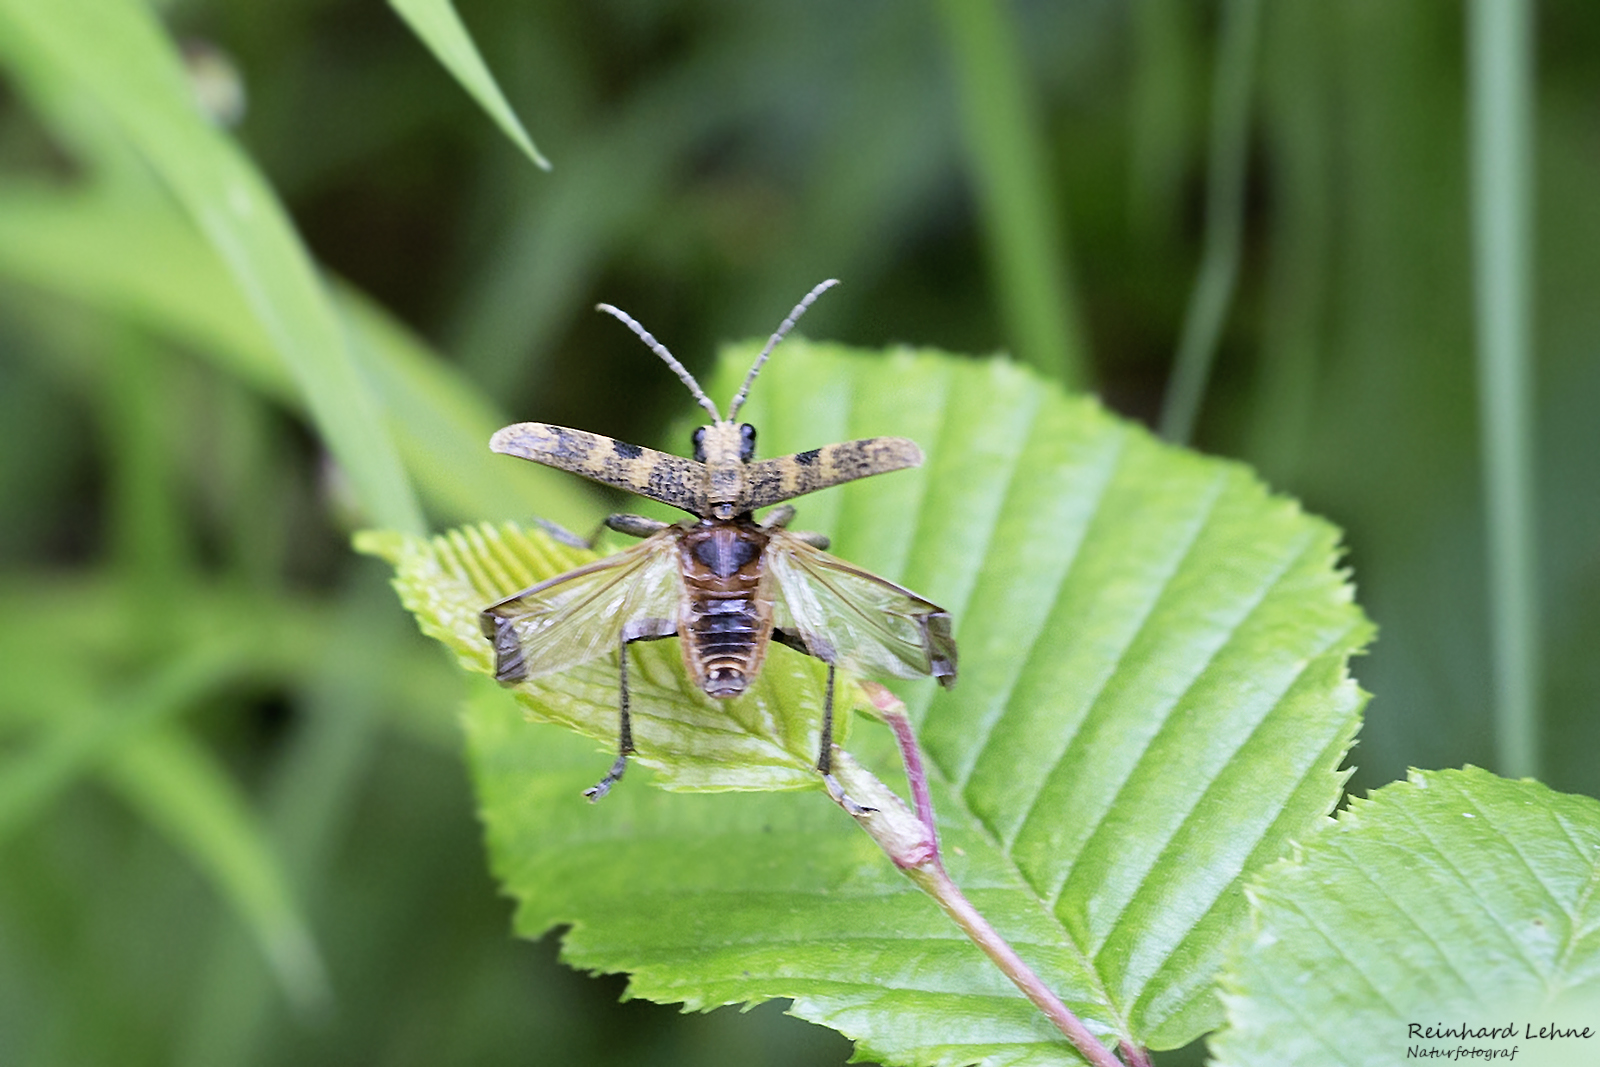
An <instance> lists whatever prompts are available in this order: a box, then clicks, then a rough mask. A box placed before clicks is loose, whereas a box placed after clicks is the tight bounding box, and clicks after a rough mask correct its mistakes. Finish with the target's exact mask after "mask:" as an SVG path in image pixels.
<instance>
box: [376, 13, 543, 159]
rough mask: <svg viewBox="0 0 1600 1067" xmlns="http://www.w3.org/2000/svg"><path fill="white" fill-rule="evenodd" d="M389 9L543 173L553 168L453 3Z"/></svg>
mask: <svg viewBox="0 0 1600 1067" xmlns="http://www.w3.org/2000/svg"><path fill="white" fill-rule="evenodd" d="M389 6H390V7H392V8H394V10H395V12H396V13H397V14H398V15H399V16H400V17H401V18H403V19H405V21H406V25H408V26H410V27H411V30H412V32H413V33H415V34H416V35H417V36H418V37H420V38H422V43H423V44H425V45H427V46H428V50H429V51H430V52H432V53H433V55H434V58H435V59H437V60H438V61H439V62H440V63H443V64H444V66H445V69H446V70H448V71H449V72H450V73H451V74H452V75H454V76H455V79H456V81H458V82H460V83H461V87H462V88H463V89H465V90H466V91H467V92H469V93H471V94H472V97H473V99H475V100H477V101H478V104H479V106H480V107H482V108H483V109H484V110H485V111H487V112H488V113H489V116H490V117H491V118H493V119H494V121H495V125H497V126H499V127H500V129H501V130H502V131H503V132H504V133H505V135H506V136H507V137H509V138H511V140H512V141H514V142H515V143H516V146H517V147H518V148H520V149H522V151H523V153H524V154H525V155H526V156H527V157H528V158H529V159H531V160H533V162H534V165H535V166H537V167H539V168H540V169H541V170H549V169H550V161H549V160H547V159H545V158H544V156H542V155H541V154H540V153H539V150H538V149H537V148H535V147H534V146H533V139H532V138H531V137H529V136H528V131H527V130H525V129H523V128H522V122H521V120H520V119H518V118H517V115H516V112H514V111H512V110H511V105H510V104H508V103H507V102H506V98H505V94H504V93H502V92H501V91H500V86H499V85H498V84H497V83H496V82H495V80H494V75H493V74H490V73H489V68H488V67H487V66H485V65H484V62H483V57H482V56H480V55H479V54H478V49H477V46H476V45H474V44H473V43H472V37H471V36H470V35H469V34H468V33H467V28H466V27H465V26H463V25H462V24H461V16H460V15H458V14H457V13H456V9H455V5H454V4H452V3H451V2H450V0H389Z"/></svg>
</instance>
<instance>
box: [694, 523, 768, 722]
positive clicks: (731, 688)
mask: <svg viewBox="0 0 1600 1067" xmlns="http://www.w3.org/2000/svg"><path fill="white" fill-rule="evenodd" d="M766 547H767V534H766V532H765V531H763V530H762V529H761V528H760V527H758V526H756V525H755V524H754V523H752V522H749V521H745V522H719V521H716V520H707V521H703V522H702V523H701V524H700V525H699V526H697V527H695V528H694V529H693V530H691V531H689V532H688V533H687V534H685V535H684V536H683V538H682V540H681V541H680V542H679V551H680V553H681V554H682V565H683V587H684V601H685V603H684V612H683V615H682V617H681V619H680V622H681V625H680V627H679V630H678V636H679V638H680V639H681V641H682V644H683V662H684V666H685V667H687V668H688V671H689V677H690V678H692V679H693V680H694V682H695V684H696V685H698V686H699V687H700V688H701V689H704V690H705V691H706V693H707V694H708V695H710V696H714V697H736V696H738V695H739V694H740V693H742V692H744V691H745V688H746V687H747V686H749V684H750V683H751V681H753V680H754V679H755V676H756V674H757V672H759V671H760V670H761V664H762V662H763V661H764V660H765V659H766V657H767V643H768V642H769V641H770V640H771V638H772V597H771V596H770V595H769V594H768V593H767V591H766V581H765V579H764V575H765V569H764V567H763V566H762V562H763V561H762V553H763V552H764V551H765V550H766Z"/></svg>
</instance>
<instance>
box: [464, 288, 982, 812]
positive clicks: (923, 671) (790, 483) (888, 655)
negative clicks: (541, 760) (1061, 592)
mask: <svg viewBox="0 0 1600 1067" xmlns="http://www.w3.org/2000/svg"><path fill="white" fill-rule="evenodd" d="M835 284H837V282H835V281H833V280H829V281H826V282H823V283H822V284H821V285H819V286H817V287H816V288H815V289H813V290H812V291H811V292H810V293H809V294H807V295H806V298H805V299H804V300H802V301H801V302H800V303H799V304H797V305H796V306H795V308H794V310H793V311H791V312H790V313H789V317H788V318H786V319H784V320H783V324H782V325H781V326H779V327H778V330H777V332H776V333H774V334H773V335H772V337H771V339H770V340H769V341H768V342H767V344H766V347H765V348H763V349H762V350H761V354H760V355H759V356H757V357H756V361H755V364H754V365H753V366H752V367H751V368H750V372H749V374H747V375H746V376H745V380H744V384H743V385H742V386H741V387H740V389H739V392H738V395H737V396H735V397H734V398H733V402H732V403H731V404H730V405H729V407H728V417H727V418H725V419H724V418H723V417H722V416H721V415H720V414H719V413H718V412H717V408H716V405H715V404H713V403H712V402H711V401H710V400H709V399H708V398H707V397H706V394H705V392H704V391H703V390H701V388H700V385H699V383H697V382H696V381H695V380H694V377H693V376H692V375H690V373H689V372H688V370H686V369H685V368H684V366H683V365H682V364H681V363H679V362H678V361H677V360H676V359H674V358H673V357H672V354H671V353H670V352H668V351H667V349H666V348H665V346H663V345H662V344H661V343H660V342H658V341H657V340H656V339H655V338H654V337H652V336H650V334H649V333H648V332H647V331H646V330H645V329H644V328H643V327H642V326H640V325H639V324H638V323H637V322H635V321H634V320H633V319H632V318H630V317H629V316H628V315H627V314H625V313H624V312H621V311H618V310H617V309H616V308H614V307H612V306H610V305H609V304H601V305H600V306H599V310H601V311H604V312H607V313H608V314H611V315H613V316H615V317H616V318H617V319H619V320H621V321H622V322H623V323H625V324H626V325H627V326H628V327H629V328H630V329H631V330H633V332H634V333H636V334H638V335H639V338H640V339H641V340H642V341H644V343H645V344H647V345H649V346H650V349H651V351H653V352H655V354H656V355H658V356H660V357H661V359H662V360H664V361H665V362H666V364H667V366H669V367H671V368H672V370H673V371H674V372H675V373H676V374H677V375H678V377H679V378H681V379H682V380H683V383H684V384H685V385H687V386H688V387H689V391H690V392H691V393H693V394H694V397H695V400H697V401H698V402H699V404H700V406H701V407H703V408H704V409H705V410H706V411H707V412H709V413H710V415H711V420H712V421H711V423H710V424H709V425H706V426H702V427H700V428H699V429H697V430H695V432H694V438H693V440H694V458H693V459H692V460H690V459H684V458H683V457H681V456H674V455H669V454H667V453H664V452H656V451H654V450H652V449H648V448H641V447H639V446H638V445H630V444H627V443H626V442H623V441H616V440H613V439H611V438H609V437H602V436H600V435H599V434H593V433H586V432H584V431H582V430H570V429H567V428H566V427H562V426H551V425H548V424H546V423H542V422H522V423H517V424H515V425H513V426H507V427H505V428H504V429H502V430H500V431H499V432H498V433H496V434H495V435H494V438H493V439H492V440H491V441H490V443H489V447H490V448H492V449H494V450H495V451H496V452H503V453H506V454H507V455H512V456H519V457H521V458H523V459H530V460H533V461H534V462H535V463H543V464H545V465H546V466H550V467H557V468H560V469H561V470H565V471H571V472H572V473H574V474H580V475H582V476H583V477H585V478H590V479H593V480H594V481H597V482H602V483H604V484H606V485H611V486H616V487H618V488H620V489H626V490H628V491H629V492H632V493H637V494H638V495H640V496H644V497H649V498H650V499H651V500H656V501H659V502H661V503H663V504H668V505H670V506H672V507H675V508H680V509H682V510H683V511H687V512H688V513H689V514H690V515H692V516H694V518H693V519H691V520H687V521H684V522H679V523H675V524H670V525H669V524H668V523H664V522H658V521H655V520H653V519H647V518H644V517H642V516H639V515H612V516H610V517H608V518H607V519H606V520H605V524H606V525H607V526H608V527H610V528H611V529H613V530H617V531H619V532H621V533H624V534H628V535H631V536H634V537H641V538H643V539H644V540H643V541H642V542H641V543H640V544H638V545H635V546H634V547H632V548H630V549H627V550H626V551H623V552H620V553H618V554H617V555H614V556H609V557H607V558H605V559H602V560H597V561H596V562H594V563H590V564H588V565H587V566H583V567H579V568H578V569H577V570H574V571H569V572H568V573H566V574H562V575H558V576H557V577H555V578H551V579H550V580H549V581H545V582H541V583H539V584H538V585H536V586H533V587H532V588H530V589H524V590H523V591H522V592H520V593H516V594H514V595H512V596H509V597H506V598H505V599H504V600H501V601H499V602H498V603H496V604H491V605H490V606H489V607H487V608H485V609H484V610H483V612H482V614H481V616H480V621H481V624H482V627H483V633H484V636H485V637H487V638H488V639H489V642H490V644H491V645H493V647H494V654H495V678H496V679H497V680H498V681H499V682H501V683H502V684H504V685H515V684H517V683H519V682H522V681H525V680H527V679H529V678H534V677H537V676H539V675H543V674H550V673H553V672H556V671H561V670H565V669H567V668H569V667H573V666H575V665H577V664H579V663H583V662H585V661H587V660H590V659H594V658H596V657H598V656H602V655H605V654H607V653H609V652H610V651H612V650H614V649H615V650H617V651H618V652H619V654H620V659H621V664H620V667H619V668H618V673H619V676H620V689H621V699H620V727H619V740H618V752H617V759H616V762H615V763H613V764H612V766H611V770H610V771H609V772H607V774H606V776H605V777H604V778H602V779H601V780H600V781H599V783H598V784H596V785H595V786H594V787H593V788H591V789H588V790H587V791H585V794H584V795H585V796H587V797H589V799H591V800H598V799H599V798H601V797H603V796H605V794H606V793H607V792H608V791H609V790H610V789H611V786H612V785H613V784H614V783H615V782H616V781H617V779H619V778H621V777H622V772H623V771H624V770H625V769H626V768H627V764H628V755H629V753H631V752H633V750H634V749H633V731H632V727H631V724H630V722H629V718H628V645H630V644H631V643H633V642H635V641H653V640H657V639H659V638H663V637H674V636H675V637H677V638H679V640H680V642H681V644H682V649H683V663H684V667H685V668H686V669H687V670H688V672H689V677H690V678H691V679H693V681H694V683H695V684H696V685H698V686H699V687H700V688H701V689H703V690H704V691H705V692H706V693H707V694H708V695H709V696H713V697H719V698H728V697H736V696H738V695H739V694H740V693H743V692H744V691H745V689H747V688H748V687H749V686H750V684H751V682H752V681H754V679H755V677H756V675H757V674H758V673H759V672H760V670H761V665H762V663H763V662H764V661H765V659H766V656H767V647H768V645H769V644H770V643H771V642H772V641H777V642H778V643H779V644H782V645H787V646H788V647H790V648H792V649H795V650H796V651H799V652H803V653H805V654H806V655H809V656H815V657H816V658H817V659H819V660H821V661H823V662H824V663H826V664H827V665H828V689H827V696H826V698H825V699H824V702H823V710H822V747H821V752H820V754H819V755H818V756H817V770H818V771H819V772H820V773H821V774H822V776H823V780H824V782H825V783H826V784H827V786H828V791H829V792H830V793H831V794H832V795H833V796H834V798H835V799H837V800H839V802H840V803H842V804H844V805H845V806H846V807H847V808H848V809H850V810H851V811H852V812H854V813H856V814H861V813H862V812H863V811H864V810H865V809H862V808H860V807H858V806H857V805H855V804H854V803H853V802H852V801H850V799H849V798H848V797H846V796H845V795H844V793H843V791H842V790H841V789H840V787H839V783H838V782H837V781H836V780H835V778H834V776H833V773H832V750H833V743H832V735H833V688H834V673H835V670H836V669H837V668H838V667H848V668H851V669H855V670H861V671H865V672H868V673H876V674H890V675H896V676H899V677H904V678H914V677H918V676H923V675H932V676H934V677H936V678H938V679H939V681H940V682H941V683H943V684H944V685H945V686H947V687H948V686H951V685H954V684H955V680H956V644H955V639H954V638H953V637H952V636H951V632H950V616H949V614H948V613H947V612H945V611H944V610H943V609H942V608H940V607H938V606H936V605H934V604H931V603H929V602H928V601H926V600H924V599H922V598H921V597H919V596H917V595H916V594H915V593H913V592H911V591H910V590H907V589H902V588H901V587H900V586H898V585H895V584H894V583H893V582H889V581H886V580H884V579H883V578H879V577H877V576H876V575H873V574H869V573H867V572H866V571H863V570H861V569H859V568H857V567H853V566H851V565H850V564H848V563H846V562H844V561H843V560H841V559H838V558H836V557H834V556H830V555H828V554H827V553H826V552H824V551H823V549H825V548H827V547H828V540H827V538H826V537H823V536H822V535H821V534H814V533H798V532H794V531H791V530H789V529H788V528H787V527H788V524H789V521H790V520H791V519H792V518H793V517H794V508H793V507H791V506H789V505H788V504H784V501H787V500H791V499H793V498H794V497H797V496H801V495H803V494H805V493H811V492H815V491H816V490H818V489H826V488H828V487H829V486H834V485H840V484H842V483H844V482H850V481H854V480H856V479H857V478H865V477H867V476H869V475H873V474H883V473H885V472H887V471H895V470H901V469H903V468H906V467H915V466H917V465H918V464H920V463H921V462H922V451H921V450H920V449H919V448H917V446H916V445H915V444H914V443H913V442H911V441H908V440H906V439H905V438H903V437H869V438H866V439H863V440H858V441H846V442H844V443H842V444H835V445H826V446H824V447H822V448H814V449H811V450H810V451H808V452H800V453H797V454H795V455H792V456H783V457H781V458H779V459H763V460H758V459H755V458H754V456H755V447H756V431H755V427H753V426H751V425H750V424H749V423H740V422H736V421H735V420H736V419H737V418H738V415H739V408H740V407H741V406H743V404H744V401H745V397H746V396H747V395H748V394H749V391H750V385H751V383H752V382H754V381H755V378H756V375H757V374H758V373H759V372H760V370H761V367H762V364H764V363H765V362H766V360H767V357H768V356H769V355H771V354H772V350H773V349H774V348H775V347H776V346H777V344H778V342H779V341H781V340H782V339H783V336H784V334H786V333H788V332H789V330H790V328H791V327H793V326H794V324H795V320H796V319H798V318H799V317H800V316H801V315H802V314H804V313H805V310H806V309H807V308H809V307H810V306H811V304H812V302H813V301H815V300H816V298H817V297H818V296H819V295H820V294H821V293H822V292H823V291H824V290H826V289H828V288H829V287H830V286H833V285H835ZM774 504H783V506H782V507H778V508H774V510H773V511H771V512H770V513H769V514H768V515H767V516H766V517H765V518H764V519H761V520H759V521H758V520H757V519H756V518H755V517H754V513H755V512H756V511H757V510H759V509H761V508H766V507H771V506H772V505H774Z"/></svg>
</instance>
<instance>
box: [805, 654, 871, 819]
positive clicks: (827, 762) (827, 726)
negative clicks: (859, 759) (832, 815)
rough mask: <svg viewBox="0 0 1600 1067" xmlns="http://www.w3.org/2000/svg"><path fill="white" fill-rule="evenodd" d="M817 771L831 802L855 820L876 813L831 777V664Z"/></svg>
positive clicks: (823, 712) (829, 665)
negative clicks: (852, 797)
mask: <svg viewBox="0 0 1600 1067" xmlns="http://www.w3.org/2000/svg"><path fill="white" fill-rule="evenodd" d="M817 770H818V771H819V772H820V773H821V774H822V784H823V785H825V786H827V787H828V795H829V796H830V797H832V798H833V802H834V803H835V804H837V805H839V806H840V807H841V808H843V809H844V810H845V811H847V812H849V813H850V814H851V815H853V816H855V817H856V818H860V817H861V816H863V815H867V814H870V813H871V812H874V811H877V810H878V809H877V808H866V807H862V806H861V805H860V804H857V803H856V802H855V801H853V800H851V799H850V794H849V793H846V792H845V791H844V786H842V785H840V784H839V779H837V778H835V777H834V776H833V664H831V663H830V664H828V695H827V696H825V697H824V698H823V700H822V751H821V752H820V753H818V755H817Z"/></svg>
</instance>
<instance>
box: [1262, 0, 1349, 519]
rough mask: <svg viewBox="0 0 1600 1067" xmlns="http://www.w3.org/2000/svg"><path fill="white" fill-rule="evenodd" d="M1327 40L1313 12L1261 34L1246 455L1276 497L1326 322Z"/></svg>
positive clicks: (1304, 420)
mask: <svg viewBox="0 0 1600 1067" xmlns="http://www.w3.org/2000/svg"><path fill="white" fill-rule="evenodd" d="M1332 32H1333V29H1332V25H1331V20H1330V19H1329V18H1328V11H1327V10H1326V9H1325V8H1324V7H1323V6H1322V5H1320V4H1314V3H1310V4H1307V3H1295V4H1281V5H1279V6H1277V7H1276V8H1274V9H1273V10H1272V13H1271V15H1270V16H1269V21H1268V22H1267V24H1266V25H1265V26H1264V27H1263V47H1262V60H1263V69H1262V72H1261V78H1262V91H1261V120H1262V126H1263V138H1262V139H1263V141H1264V142H1265V147H1266V151H1265V155H1266V157H1267V167H1268V168H1269V178H1268V181H1269V182H1270V183H1271V189H1272V193H1271V201H1272V203H1273V204H1274V205H1277V206H1276V207H1275V208H1274V210H1273V213H1272V219H1271V223H1270V226H1269V232H1268V236H1267V240H1268V249H1267V262H1266V268H1265V269H1266V275H1267V277H1266V284H1265V292H1264V294H1263V299H1264V307H1263V310H1262V327H1261V353H1260V357H1259V361H1258V366H1259V367H1260V375H1261V377H1260V384H1259V385H1258V386H1257V387H1256V389H1255V391H1254V396H1253V398H1252V407H1253V408H1254V410H1253V412H1252V414H1251V427H1250V438H1249V441H1250V444H1249V452H1248V455H1249V458H1250V460H1251V461H1252V462H1253V463H1254V464H1255V466H1256V469H1257V470H1260V471H1261V472H1262V474H1263V475H1265V476H1266V478H1267V480H1268V481H1270V482H1272V483H1273V484H1274V485H1278V486H1280V487H1281V486H1292V485H1294V484H1295V482H1296V480H1297V479H1298V478H1299V476H1300V474H1301V470H1302V461H1303V459H1304V457H1305V454H1306V446H1307V442H1308V438H1309V436H1310V433H1311V426H1312V415H1313V413H1314V410H1315V404H1316V400H1317V392H1316V389H1317V373H1318V366H1319V363H1320V361H1321V359H1322V358H1323V354H1324V352H1325V348H1326V345H1327V340H1326V337H1327V332H1328V331H1327V327H1328V320H1329V318H1330V314H1331V312H1330V307H1331V301H1330V300H1329V298H1328V291H1329V287H1330V284H1331V276H1332V273H1333V272H1332V266H1333V256H1332V251H1333V244H1334V234H1333V222H1332V220H1333V204H1334V195H1333V193H1334V181H1333V178H1332V175H1333V173H1334V158H1333V151H1332V149H1333V130H1332V125H1333V124H1332V123H1331V121H1330V116H1331V109H1330V106H1329V104H1330V99H1331V93H1332V84H1331V83H1332V77H1333V73H1334V71H1333V69H1332V68H1331V65H1330V64H1329V62H1328V56H1327V54H1326V53H1327V51H1328V48H1327V41H1328V40H1329V39H1330V37H1331V36H1332Z"/></svg>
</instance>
